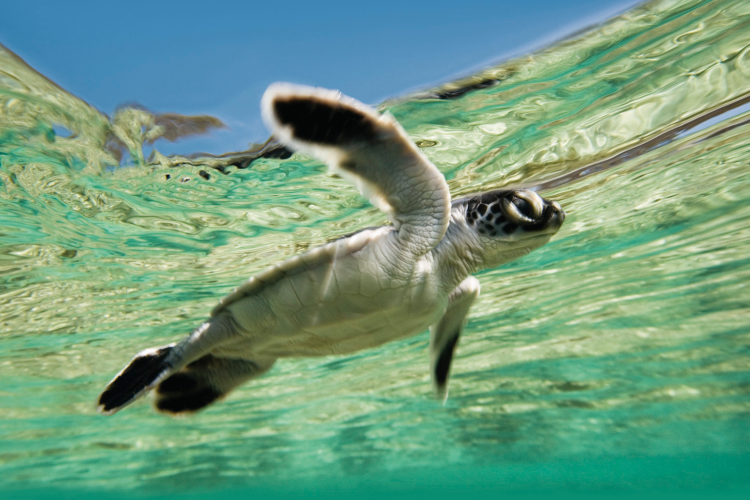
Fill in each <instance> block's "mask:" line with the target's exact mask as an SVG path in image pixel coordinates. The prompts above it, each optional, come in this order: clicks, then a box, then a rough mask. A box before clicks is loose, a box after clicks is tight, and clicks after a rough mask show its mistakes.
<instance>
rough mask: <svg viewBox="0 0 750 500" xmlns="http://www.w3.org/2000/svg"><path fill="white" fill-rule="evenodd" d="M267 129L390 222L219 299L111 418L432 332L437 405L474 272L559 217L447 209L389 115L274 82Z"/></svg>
mask: <svg viewBox="0 0 750 500" xmlns="http://www.w3.org/2000/svg"><path fill="white" fill-rule="evenodd" d="M261 108H262V114H263V119H264V121H265V122H266V124H267V126H268V127H269V129H270V130H271V131H272V132H273V135H274V136H275V137H276V138H277V139H278V140H279V141H280V142H281V143H282V144H284V145H286V146H288V147H290V148H291V149H294V150H298V151H303V152H306V153H309V154H311V155H313V156H315V157H317V158H319V159H321V160H324V161H325V162H326V163H327V164H328V165H329V166H330V167H331V169H332V170H333V171H334V172H335V173H337V174H340V175H341V176H343V177H345V178H347V179H349V180H351V181H352V182H353V183H354V184H355V185H356V186H357V187H358V188H359V190H360V191H361V192H362V194H364V195H365V196H367V197H368V198H369V199H370V200H371V201H372V203H373V204H374V205H376V206H377V207H379V208H380V209H382V210H383V211H385V212H386V213H387V214H388V216H389V218H390V220H391V222H392V223H393V224H392V225H387V226H383V227H378V228H375V229H365V230H363V231H360V232H358V233H355V234H353V235H351V236H348V237H345V238H341V239H338V240H336V241H333V242H331V243H328V244H326V245H323V246H321V247H318V248H315V249H313V250H311V251H309V252H306V253H304V254H302V255H299V256H296V257H293V258H291V259H289V260H286V261H284V262H281V263H279V264H277V265H275V266H273V267H271V268H269V269H266V270H265V271H263V272H261V273H260V274H258V275H257V276H255V277H253V278H250V280H249V281H247V282H246V283H245V284H244V285H242V286H240V287H239V288H237V289H236V290H235V291H234V292H233V293H230V294H229V295H227V296H226V297H224V298H223V299H222V300H221V302H220V303H219V305H218V306H216V307H215V308H214V310H213V311H212V312H211V317H210V319H208V321H206V322H205V323H203V324H202V325H201V326H199V327H198V329H196V330H195V331H194V332H192V333H191V334H190V335H189V336H187V337H186V338H184V339H183V340H182V341H180V342H178V343H176V344H171V345H168V346H165V347H158V348H154V349H147V350H145V351H142V352H140V353H138V354H137V355H136V356H135V357H134V358H133V359H132V361H131V362H130V364H128V365H127V366H126V367H125V368H124V369H123V370H122V371H121V372H120V373H118V374H117V376H115V378H114V379H113V380H112V381H111V382H110V383H109V385H108V386H107V387H106V388H105V389H104V392H102V394H101V396H100V397H99V408H98V409H99V411H100V412H101V413H103V414H105V415H112V414H114V413H115V412H117V411H118V410H120V409H121V408H123V407H124V406H126V405H128V404H129V403H131V402H133V401H135V400H136V399H138V398H139V397H140V396H142V395H143V394H145V393H146V392H147V391H149V390H150V389H153V388H155V389H156V399H155V405H156V408H157V409H158V410H161V411H164V412H168V413H175V414H177V413H187V412H193V411H196V410H199V409H201V408H203V407H205V406H207V405H209V404H210V403H212V402H214V401H216V400H217V399H219V398H221V397H223V396H225V395H226V394H228V393H229V392H230V391H231V390H232V389H234V388H235V387H237V386H238V385H240V384H242V383H244V382H246V381H248V380H250V379H252V378H254V377H257V376H259V375H261V374H262V373H264V372H266V371H268V370H269V369H270V368H271V366H273V364H274V362H275V361H276V360H277V359H278V358H286V357H309V356H326V355H330V354H347V353H352V352H355V351H359V350H361V349H367V348H370V347H375V346H378V345H381V344H383V343H385V342H389V341H392V340H396V339H402V338H405V337H409V336H412V335H416V334H418V333H421V332H423V331H425V330H426V329H427V328H430V330H431V337H430V347H429V351H430V370H431V372H430V373H431V377H432V382H433V386H434V388H435V392H436V393H437V395H438V397H440V398H443V399H444V398H445V397H446V396H447V384H448V374H449V371H450V364H451V359H452V357H453V353H454V350H455V348H456V344H457V343H458V338H459V335H460V334H461V330H462V328H463V325H464V323H465V319H466V315H467V313H468V311H469V308H470V307H471V304H472V302H473V301H474V299H475V298H476V297H477V295H479V281H478V280H477V279H476V278H475V277H473V276H471V274H472V273H475V272H477V271H478V270H480V269H484V268H493V267H497V266H499V265H501V264H504V263H506V262H509V261H511V260H513V259H517V258H519V257H521V256H523V255H525V254H527V253H529V252H530V251H531V250H534V249H535V248H538V247H540V246H542V245H544V244H545V243H546V242H547V241H549V239H550V237H551V236H552V235H553V234H555V233H556V232H557V230H558V229H559V228H560V226H561V225H562V223H563V220H564V219H565V212H563V210H562V209H561V208H560V205H559V204H557V203H556V202H554V201H548V200H545V199H544V198H541V197H540V196H539V195H538V194H536V193H535V192H534V191H529V190H522V189H516V190H500V191H490V192H486V193H483V194H479V195H476V196H470V197H466V198H461V199H458V200H454V201H453V202H451V196H450V192H449V191H448V185H447V183H446V182H445V178H444V177H443V175H442V174H441V173H440V172H439V171H438V169H437V168H436V167H435V166H434V165H432V163H430V162H429V161H428V160H427V158H425V157H424V155H422V154H421V153H420V152H419V150H418V149H417V147H416V146H415V145H414V144H413V143H412V142H411V140H409V138H408V136H407V135H406V133H405V132H404V130H403V129H402V128H401V126H400V125H399V124H398V123H397V122H396V120H395V119H394V118H393V117H392V116H391V115H389V114H387V113H386V114H383V115H381V114H379V113H377V112H376V111H374V110H373V109H371V108H369V107H367V106H365V105H364V104H362V103H360V102H358V101H355V100H354V99H351V98H349V97H346V96H344V95H342V94H341V93H339V92H336V91H331V90H325V89H320V88H312V87H304V86H298V85H291V84H286V83H277V84H274V85H271V86H270V87H269V88H268V90H267V91H266V92H265V94H264V96H263V99H262V101H261Z"/></svg>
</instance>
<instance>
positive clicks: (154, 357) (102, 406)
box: [97, 344, 175, 415]
mask: <svg viewBox="0 0 750 500" xmlns="http://www.w3.org/2000/svg"><path fill="white" fill-rule="evenodd" d="M174 346H175V344H170V345H168V346H164V347H156V348H152V349H146V350H145V351H141V352H139V353H138V354H136V355H135V357H134V358H133V359H132V360H131V361H130V363H129V364H128V366H126V367H125V368H124V369H123V370H122V371H121V372H120V373H118V374H117V375H116V376H115V378H113V379H112V381H111V382H110V383H109V384H108V385H107V387H105V388H104V391H103V392H102V393H101V395H100V396H99V406H98V408H97V409H98V410H99V413H102V414H104V415H113V414H115V413H117V412H118V411H119V410H120V409H122V408H123V407H125V406H127V405H129V404H130V403H132V402H133V401H135V400H136V399H138V398H139V397H141V395H143V394H144V393H145V392H146V391H148V390H149V389H151V388H153V387H154V386H155V385H156V384H157V383H159V381H161V380H163V379H164V378H165V377H166V376H167V375H168V374H169V372H170V370H171V369H172V365H171V364H170V363H169V355H170V354H171V353H172V350H173V349H174Z"/></svg>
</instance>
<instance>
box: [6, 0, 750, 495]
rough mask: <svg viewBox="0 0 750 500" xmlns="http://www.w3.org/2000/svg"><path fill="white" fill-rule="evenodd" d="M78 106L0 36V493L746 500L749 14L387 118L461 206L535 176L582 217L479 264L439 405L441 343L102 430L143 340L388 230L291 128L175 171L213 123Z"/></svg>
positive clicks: (689, 1) (573, 56)
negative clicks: (436, 352) (293, 262)
mask: <svg viewBox="0 0 750 500" xmlns="http://www.w3.org/2000/svg"><path fill="white" fill-rule="evenodd" d="M352 97H355V98H356V97H357V96H352ZM85 98H86V96H80V97H78V96H74V95H72V94H70V93H68V92H67V91H65V90H64V89H62V88H61V87H59V86H58V85H56V84H55V83H54V82H52V81H51V80H49V79H47V78H46V77H45V76H43V75H42V74H41V73H40V72H38V71H37V70H36V69H34V68H32V67H30V66H29V65H27V64H26V63H25V62H24V61H23V60H22V59H21V58H19V57H18V56H16V55H15V54H14V53H13V52H12V51H11V50H10V48H5V47H3V46H0V380H2V384H1V385H0V491H6V492H10V493H12V494H14V495H18V496H19V497H29V498H31V497H34V496H38V497H45V495H46V497H48V498H60V497H65V496H66V495H70V497H71V498H73V497H74V496H77V495H84V497H85V495H91V496H92V497H93V495H94V494H97V497H100V495H101V493H102V492H106V494H107V495H108V496H110V497H113V496H114V497H118V498H119V497H120V496H122V497H124V498H130V497H154V498H161V497H172V496H179V495H192V496H195V497H196V498H198V497H201V498H203V497H206V496H212V495H214V494H218V493H219V492H222V494H226V495H228V496H230V497H232V496H236V497H237V498H240V497H242V498H244V497H249V496H250V495H255V496H257V495H260V494H263V495H275V494H281V493H284V492H285V493H288V494H295V495H300V496H315V497H323V496H326V495H340V496H341V497H353V496H355V495H356V496H358V497H361V498H367V497H372V498H375V497H380V496H383V495H389V496H393V495H400V494H402V493H403V492H411V493H410V494H411V496H412V497H413V496H418V495H420V494H425V497H427V496H429V497H430V498H436V497H440V498H448V497H453V496H456V495H461V494H467V493H468V492H471V493H472V494H473V495H475V496H486V497H488V498H489V497H493V498H494V497H497V496H498V495H499V493H498V492H509V493H510V492H523V491H531V492H545V491H546V492H552V491H554V492H580V493H581V494H584V493H585V494H592V495H593V493H592V492H604V491H606V492H623V494H625V493H633V492H676V491H680V492H683V493H681V495H680V496H681V498H703V497H704V495H708V492H711V493H712V494H716V493H721V494H723V495H725V496H726V497H731V498H734V497H735V496H736V498H747V496H745V495H747V494H748V493H749V492H750V289H748V285H750V2H747V1H746V0H715V1H695V0H659V1H654V2H649V3H646V4H643V5H639V6H637V7H635V8H633V9H631V10H629V11H627V12H625V13H623V14H621V15H619V16H618V17H615V18H613V19H611V20H609V21H608V22H606V23H604V24H601V25H599V26H595V27H593V28H591V29H588V30H586V31H584V32H581V33H578V34H576V35H575V36H573V37H571V38H568V39H565V40H562V41H560V42H558V43H556V44H554V45H552V46H550V47H548V48H546V49H543V50H541V51H538V52H536V53H533V54H530V55H527V56H523V57H517V58H514V59H511V60H507V61H505V62H502V63H499V64H497V65H495V66H492V67H489V68H486V69H484V70H481V71H478V72H476V73H475V74H472V75H470V76H467V77H465V78H461V79H458V80H455V81H452V82H449V83H446V84H444V85H441V86H438V87H436V88H431V89H426V90H422V91H418V92H414V93H411V94H409V95H404V96H401V97H398V98H394V99H392V100H389V101H387V102H384V103H381V104H379V106H378V110H379V111H381V112H388V113H391V114H392V115H393V116H394V117H395V118H396V120H398V122H399V123H401V125H402V126H403V127H404V129H405V130H406V132H407V133H408V135H409V136H410V137H411V139H412V140H413V141H414V142H415V143H416V145H417V146H418V147H419V148H420V151H421V152H422V153H424V155H426V157H427V158H429V160H431V161H432V162H433V163H434V164H435V165H436V166H437V167H438V169H440V171H441V172H442V173H443V174H444V175H445V177H446V179H447V180H448V184H449V186H450V190H451V194H452V196H453V197H454V198H457V197H460V196H465V195H468V194H472V193H477V192H482V191H488V190H492V189H502V188H509V187H526V188H530V189H534V190H537V191H538V192H539V193H540V194H541V195H542V196H544V197H545V198H548V199H552V200H556V201H558V202H559V203H560V204H561V206H562V207H563V208H564V210H565V212H566V213H567V219H566V220H565V224H564V225H563V226H562V228H561V229H560V231H559V232H558V233H557V234H556V235H555V236H554V237H553V238H552V240H551V241H550V242H549V243H548V244H547V245H545V246H543V247H542V248H539V249H538V250H535V251H534V252H532V253H530V254H529V255H527V256H525V257H523V258H521V259H519V260H517V261H514V262H512V263H510V264H507V265H505V266H502V267H500V268H497V269H490V270H485V271H482V272H480V273H478V274H477V278H478V279H479V281H480V283H481V288H482V289H481V295H480V297H479V298H478V299H477V301H476V302H475V303H474V306H473V307H472V309H471V312H470V315H469V321H468V324H467V326H466V328H465V330H464V332H463V334H462V337H461V340H460V343H459V345H458V348H457V350H456V354H455V356H454V358H453V364H452V371H451V382H450V395H449V398H448V399H447V401H446V403H445V405H443V403H442V401H440V400H439V399H436V398H435V397H434V396H433V391H432V387H431V384H430V372H429V355H428V344H429V332H428V331H425V332H423V333H422V334H420V335H417V336H415V337H411V338H407V339H404V340H399V341H396V342H392V343H388V344H385V345H383V346H381V347H377V348H374V349H370V350H365V351H360V352H357V353H355V354H349V355H344V356H330V357H319V358H304V359H281V360H279V362H277V363H276V365H275V366H274V367H273V368H272V369H271V370H270V371H269V372H268V373H266V374H265V375H264V376H262V377H260V378H257V379H254V380H252V381H251V382H249V383H247V384H244V385H242V386H241V387H239V388H238V389H237V390H235V391H234V392H232V393H231V394H230V395H229V396H228V397H227V398H226V399H225V400H223V401H220V402H218V403H217V404H214V405H211V406H210V407H208V408H207V409H206V410H204V411H201V412H198V413H196V414H194V415H191V416H188V417H179V418H173V417H169V416H165V415H163V414H160V413H158V412H156V411H155V410H154V409H153V408H152V407H151V406H150V405H149V398H144V399H142V400H139V401H138V402H136V403H134V404H133V405H132V406H130V407H128V408H127V409H125V410H124V411H123V412H121V413H118V414H117V415H114V416H111V417H105V416H102V415H100V414H98V413H97V398H98V396H99V394H100V392H101V391H102V389H103V388H104V387H105V386H106V384H107V383H108V382H109V381H110V380H111V379H112V377H113V376H114V375H115V374H116V373H117V372H118V371H120V369H121V368H122V367H123V366H125V365H126V364H127V363H128V362H129V360H130V359H131V358H132V357H133V356H134V355H135V354H136V353H137V352H139V351H141V350H142V349H145V348H148V347H155V346H161V345H165V344H169V343H171V342H175V341H177V340H179V339H181V338H182V337H184V336H185V335H187V334H188V333H190V331H192V330H193V329H194V328H195V327H196V326H197V325H199V324H200V323H201V322H202V321H204V320H205V319H206V318H207V317H208V314H209V312H210V311H211V309H213V308H214V306H216V304H218V302H219V300H220V299H221V298H222V297H223V296H224V295H226V294H228V293H230V292H231V291H232V290H233V289H234V288H236V287H238V286H240V285H241V284H242V283H243V282H244V281H246V280H247V279H248V278H249V277H251V276H253V275H254V274H256V273H258V272H260V271H262V270H263V269H265V268H267V267H268V266H271V265H273V264H275V263H277V262H278V261H280V260H283V259H285V258H289V257H292V256H295V255H299V254H301V253H303V252H305V251H307V250H308V249H312V248H314V247H315V246H318V245H321V244H324V243H326V242H328V241H330V240H332V239H335V238H338V237H341V236H344V235H347V234H350V233H352V232H354V231H357V230H360V229H363V228H367V227H372V226H379V225H383V224H386V223H387V218H386V215H385V214H384V213H383V212H381V211H379V210H378V209H377V208H375V207H373V206H372V205H371V204H370V203H369V202H368V201H367V200H366V199H365V198H363V197H362V196H361V195H360V193H359V192H358V191H357V190H356V188H355V187H354V186H352V185H351V184H350V183H349V182H347V181H346V180H344V179H341V178H339V177H337V176H335V175H332V174H330V173H329V172H328V169H327V167H326V166H325V165H324V164H323V163H321V162H320V161H318V160H316V159H314V158H312V157H310V156H308V155H305V154H302V153H294V152H292V151H290V150H287V149H286V148H284V147H283V146H281V145H279V144H277V143H275V142H273V140H269V142H267V143H265V144H259V145H256V146H253V147H252V148H250V149H249V150H248V151H241V152H228V153H226V154H222V155H209V154H201V153H197V154H195V153H193V152H191V151H186V152H185V154H184V155H172V156H167V155H164V154H161V153H160V152H159V151H158V148H159V142H158V140H160V139H166V140H176V139H178V138H180V137H187V136H191V135H195V134H202V133H205V132H208V131H210V130H212V129H214V128H216V127H220V126H221V125H222V124H221V122H220V121H219V120H218V119H216V118H213V117H210V116H183V115H179V114H156V113H152V112H150V111H148V110H146V109H144V108H140V107H138V106H130V107H127V106H126V107H121V108H118V109H117V111H116V112H115V113H113V114H112V115H111V116H107V115H105V114H103V113H102V112H100V111H98V110H97V109H95V108H94V107H92V106H90V105H89V104H87V103H86V102H85V101H84V100H83V99H85ZM426 492H427V493H426Z"/></svg>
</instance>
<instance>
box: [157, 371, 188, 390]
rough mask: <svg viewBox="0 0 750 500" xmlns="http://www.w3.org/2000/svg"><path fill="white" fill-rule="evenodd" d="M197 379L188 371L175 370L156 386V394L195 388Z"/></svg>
mask: <svg viewBox="0 0 750 500" xmlns="http://www.w3.org/2000/svg"><path fill="white" fill-rule="evenodd" d="M196 387H198V381H197V380H196V378H195V377H194V376H191V375H190V374H189V373H185V372H177V373H175V374H174V375H171V376H170V377H168V378H167V379H166V380H164V381H163V382H162V383H160V384H159V386H158V387H157V388H156V392H157V393H158V394H170V393H183V392H189V391H192V390H195V388H196Z"/></svg>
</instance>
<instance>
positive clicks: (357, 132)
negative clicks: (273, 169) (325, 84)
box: [273, 96, 376, 146]
mask: <svg viewBox="0 0 750 500" xmlns="http://www.w3.org/2000/svg"><path fill="white" fill-rule="evenodd" d="M273 111H274V114H275V115H276V117H277V119H278V120H279V122H280V123H281V124H282V125H287V126H290V127H291V128H292V136H293V137H294V138H295V139H299V140H303V141H307V142H312V143H318V144H326V145H331V146H338V145H344V144H351V143H354V142H366V141H369V140H372V139H373V138H374V137H375V135H376V130H375V123H373V121H372V118H370V117H369V116H367V115H366V114H364V113H362V112H360V111H357V110H356V109H352V108H349V107H347V106H344V105H341V104H333V103H331V102H329V101H324V100H320V99H316V98H314V97H297V96H291V97H283V98H278V99H276V100H275V101H274V103H273Z"/></svg>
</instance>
